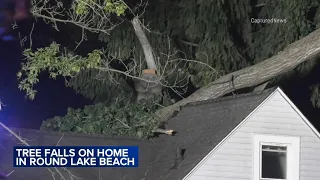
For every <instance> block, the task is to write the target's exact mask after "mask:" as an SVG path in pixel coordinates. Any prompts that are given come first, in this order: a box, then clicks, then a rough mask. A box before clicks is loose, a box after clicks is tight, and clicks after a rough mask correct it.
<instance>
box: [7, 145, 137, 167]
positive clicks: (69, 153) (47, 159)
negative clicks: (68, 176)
mask: <svg viewBox="0 0 320 180" xmlns="http://www.w3.org/2000/svg"><path fill="white" fill-rule="evenodd" d="M138 155H139V149H138V147H137V146H28V147H26V146H16V147H14V148H13V165H14V167H138V158H139V157H138Z"/></svg>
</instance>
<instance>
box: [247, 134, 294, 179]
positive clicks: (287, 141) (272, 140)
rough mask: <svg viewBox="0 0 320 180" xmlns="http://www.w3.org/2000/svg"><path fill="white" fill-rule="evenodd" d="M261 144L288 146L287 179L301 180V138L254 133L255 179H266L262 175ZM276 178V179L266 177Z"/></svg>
mask: <svg viewBox="0 0 320 180" xmlns="http://www.w3.org/2000/svg"><path fill="white" fill-rule="evenodd" d="M261 144H269V145H275V146H277V145H278V146H279V145H286V146H287V180H299V179H300V175H299V169H300V168H299V165H300V138H299V137H286V136H271V135H254V140H253V146H254V147H253V150H254V152H253V153H254V156H253V180H264V179H262V178H260V175H261V173H260V172H261ZM266 180H275V179H266Z"/></svg>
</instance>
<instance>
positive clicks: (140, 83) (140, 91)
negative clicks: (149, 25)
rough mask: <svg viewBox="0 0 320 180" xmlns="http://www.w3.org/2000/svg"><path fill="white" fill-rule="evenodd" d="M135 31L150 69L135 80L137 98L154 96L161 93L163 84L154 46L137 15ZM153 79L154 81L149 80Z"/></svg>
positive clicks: (133, 22) (133, 21) (134, 20)
mask: <svg viewBox="0 0 320 180" xmlns="http://www.w3.org/2000/svg"><path fill="white" fill-rule="evenodd" d="M132 25H133V28H134V32H135V34H136V36H137V37H138V39H139V41H140V44H141V46H142V49H143V53H144V57H145V60H146V62H147V66H148V70H145V71H144V72H142V76H141V79H137V80H134V85H135V90H136V92H137V98H136V100H137V101H139V100H142V99H148V98H152V97H153V96H155V95H161V92H162V86H161V84H160V83H159V82H160V78H159V76H158V75H157V73H156V70H157V66H156V62H155V59H154V56H153V51H152V47H151V45H150V43H149V41H148V38H147V36H146V34H145V32H144V31H143V29H142V27H141V24H140V20H139V19H138V18H137V17H135V18H134V19H133V20H132ZM148 81H153V82H148Z"/></svg>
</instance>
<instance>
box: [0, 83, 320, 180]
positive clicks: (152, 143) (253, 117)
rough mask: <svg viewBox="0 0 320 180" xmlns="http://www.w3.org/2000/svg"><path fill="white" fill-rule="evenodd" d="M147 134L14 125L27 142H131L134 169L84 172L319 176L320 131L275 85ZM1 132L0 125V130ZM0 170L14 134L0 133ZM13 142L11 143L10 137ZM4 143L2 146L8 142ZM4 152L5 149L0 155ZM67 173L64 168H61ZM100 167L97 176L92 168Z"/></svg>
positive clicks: (128, 177)
mask: <svg viewBox="0 0 320 180" xmlns="http://www.w3.org/2000/svg"><path fill="white" fill-rule="evenodd" d="M167 127H168V128H170V129H174V130H175V131H177V134H176V135H175V136H165V135H161V136H160V137H158V138H155V139H153V140H137V139H132V138H131V139H130V138H124V137H121V138H120V137H113V138H110V137H103V136H97V135H80V134H72V133H65V134H62V133H58V132H41V131H35V130H22V129H15V131H16V132H20V133H21V135H22V136H23V137H26V138H27V139H29V140H32V139H33V140H34V141H30V144H32V145H54V144H56V143H57V142H58V141H59V142H60V145H136V146H139V147H140V152H139V157H140V159H139V165H140V167H139V168H100V169H99V168H73V169H69V171H71V172H72V173H73V174H74V175H76V176H78V177H81V178H82V179H88V180H91V179H99V175H100V176H101V177H102V178H103V180H104V179H108V180H120V179H123V180H234V179H240V180H262V179H263V180H281V179H286V180H318V179H319V178H320V171H319V170H318V169H320V139H319V138H320V134H319V133H318V131H317V130H316V129H315V128H314V127H313V126H312V125H311V123H310V122H309V121H308V120H307V119H306V118H305V117H304V116H303V115H302V114H301V112H300V111H299V110H298V109H297V108H296V106H295V105H294V104H293V103H292V102H291V101H290V100H289V98H288V97H287V96H286V95H285V94H284V93H283V91H282V90H281V89H280V88H276V89H268V90H265V91H263V92H261V93H249V94H243V95H236V96H227V97H222V98H218V99H215V100H208V101H202V102H195V103H191V104H188V105H187V106H185V107H184V108H182V110H181V112H180V113H178V114H177V116H175V117H174V118H172V119H171V120H170V121H169V122H168V124H167ZM2 133H3V132H2ZM0 140H1V141H0V142H1V143H0V144H1V145H2V146H3V147H4V148H5V149H3V150H2V149H0V170H1V171H5V172H11V171H12V162H11V161H12V152H11V151H12V147H10V146H14V145H15V144H16V143H17V142H14V140H13V138H12V137H9V136H0ZM13 142H14V143H13ZM7 147H8V148H7ZM4 154H5V155H4ZM62 171H63V172H64V173H66V174H67V175H68V171H66V170H62ZM98 174H99V175H98ZM10 177H11V179H10V180H20V179H21V180H22V179H32V180H38V179H39V180H40V179H41V180H43V179H52V177H51V174H50V173H49V171H48V170H47V169H41V168H16V169H15V171H14V173H12V175H11V176H10Z"/></svg>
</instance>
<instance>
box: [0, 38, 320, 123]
mask: <svg viewBox="0 0 320 180" xmlns="http://www.w3.org/2000/svg"><path fill="white" fill-rule="evenodd" d="M21 59H22V55H21V48H20V45H19V44H18V43H16V42H1V43H0V78H1V80H0V99H1V101H2V102H3V103H5V104H6V106H5V107H3V110H2V111H1V112H0V121H2V122H4V123H5V124H6V125H7V126H11V127H21V128H34V129H38V128H39V127H40V125H41V122H42V121H43V120H45V119H47V118H50V117H54V116H62V115H64V114H65V113H66V111H67V108H68V107H73V108H81V107H83V106H84V105H85V104H90V103H91V102H90V101H89V100H87V99H85V98H83V97H82V96H81V95H78V94H76V93H75V91H73V90H72V89H70V88H66V87H65V86H64V81H63V80H62V79H60V80H56V81H55V80H50V79H48V78H47V77H48V75H47V74H43V75H42V76H41V77H40V83H39V84H38V85H37V86H36V89H37V90H38V93H37V95H36V98H35V100H33V101H31V100H28V99H26V98H25V94H24V92H22V91H20V90H19V89H18V80H17V78H16V73H17V72H18V71H19V69H20V62H21ZM316 82H318V83H319V82H320V65H318V66H317V67H316V68H314V70H313V71H312V72H310V73H309V74H308V75H307V76H305V77H300V78H297V77H294V78H292V79H291V80H286V81H285V82H283V83H281V87H282V89H283V90H284V91H285V93H286V94H287V95H288V96H289V98H290V99H291V100H292V101H293V102H294V103H295V104H296V105H297V106H298V108H299V109H300V110H301V111H302V113H303V114H304V115H305V116H306V117H307V118H308V119H309V120H310V121H311V122H312V123H313V124H314V125H315V126H316V128H317V129H320V123H318V121H319V118H320V110H319V109H316V108H313V107H312V104H311V101H310V91H309V86H310V85H311V84H313V83H316Z"/></svg>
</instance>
